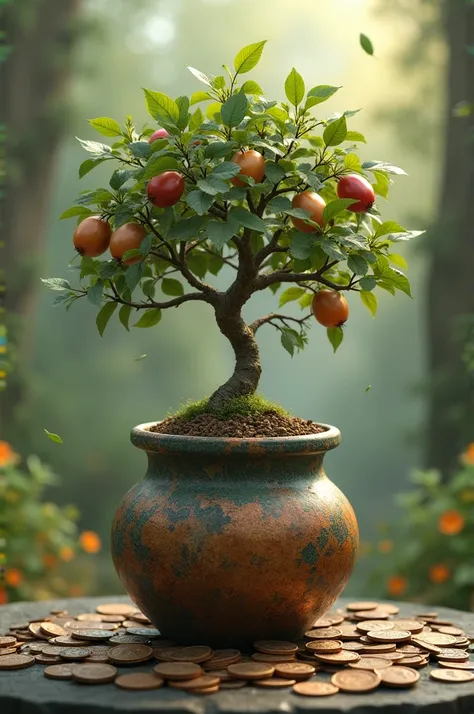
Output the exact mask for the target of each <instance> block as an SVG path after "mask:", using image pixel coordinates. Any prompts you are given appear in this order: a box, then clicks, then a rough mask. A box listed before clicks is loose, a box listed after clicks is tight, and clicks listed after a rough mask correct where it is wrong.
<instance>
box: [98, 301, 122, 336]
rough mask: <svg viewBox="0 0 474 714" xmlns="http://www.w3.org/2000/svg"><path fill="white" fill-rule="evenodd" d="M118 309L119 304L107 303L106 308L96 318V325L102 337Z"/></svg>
mask: <svg viewBox="0 0 474 714" xmlns="http://www.w3.org/2000/svg"><path fill="white" fill-rule="evenodd" d="M116 309H117V303H116V302H106V303H105V305H104V307H103V308H102V309H101V310H99V312H98V314H97V318H96V321H95V322H96V325H97V329H98V330H99V334H100V336H101V337H102V335H103V334H104V330H105V328H106V327H107V323H108V322H109V320H110V318H111V317H112V315H113V314H114V312H115V310H116Z"/></svg>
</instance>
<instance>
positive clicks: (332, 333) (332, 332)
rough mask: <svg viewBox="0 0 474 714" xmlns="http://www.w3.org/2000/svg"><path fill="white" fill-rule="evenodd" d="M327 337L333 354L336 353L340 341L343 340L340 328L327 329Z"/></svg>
mask: <svg viewBox="0 0 474 714" xmlns="http://www.w3.org/2000/svg"><path fill="white" fill-rule="evenodd" d="M327 335H328V340H329V342H330V343H331V345H332V348H333V350H334V352H337V349H338V347H339V346H340V345H341V343H342V340H343V339H344V332H343V330H342V327H328V328H327Z"/></svg>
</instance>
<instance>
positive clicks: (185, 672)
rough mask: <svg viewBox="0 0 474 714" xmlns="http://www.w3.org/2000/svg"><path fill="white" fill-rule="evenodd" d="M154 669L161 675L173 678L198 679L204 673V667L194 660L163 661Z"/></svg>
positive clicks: (165, 677)
mask: <svg viewBox="0 0 474 714" xmlns="http://www.w3.org/2000/svg"><path fill="white" fill-rule="evenodd" d="M153 671H154V672H155V674H157V675H158V676H159V677H163V678H164V679H170V680H171V679H173V680H178V681H179V680H186V679H196V678H197V677H200V676H201V675H202V674H204V672H203V670H202V668H201V667H200V666H199V665H198V664H195V663H194V662H161V664H157V665H155V667H153Z"/></svg>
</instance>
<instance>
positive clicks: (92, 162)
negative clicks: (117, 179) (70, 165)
mask: <svg viewBox="0 0 474 714" xmlns="http://www.w3.org/2000/svg"><path fill="white" fill-rule="evenodd" d="M109 159H110V157H106V156H98V157H97V158H95V159H86V160H85V161H83V162H82V164H80V166H79V171H78V174H79V178H84V176H86V175H87V174H88V173H89V172H90V171H92V169H95V168H96V166H100V165H101V164H103V163H104V161H108V160H109Z"/></svg>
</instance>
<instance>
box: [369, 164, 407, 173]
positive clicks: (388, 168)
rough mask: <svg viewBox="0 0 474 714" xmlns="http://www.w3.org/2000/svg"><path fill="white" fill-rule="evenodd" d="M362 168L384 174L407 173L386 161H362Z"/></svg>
mask: <svg viewBox="0 0 474 714" xmlns="http://www.w3.org/2000/svg"><path fill="white" fill-rule="evenodd" d="M362 168H364V169H365V170H366V171H381V172H382V173H386V174H395V175H397V176H406V175H407V173H406V172H405V171H404V170H403V169H401V168H400V167H399V166H395V165H394V164H389V163H387V162H386V161H364V163H363V164H362Z"/></svg>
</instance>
